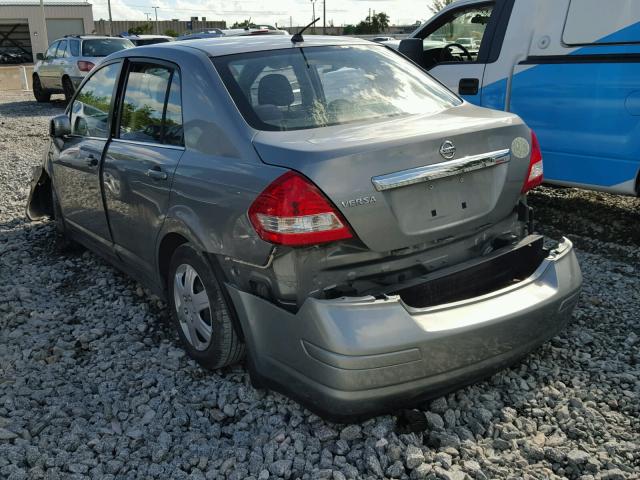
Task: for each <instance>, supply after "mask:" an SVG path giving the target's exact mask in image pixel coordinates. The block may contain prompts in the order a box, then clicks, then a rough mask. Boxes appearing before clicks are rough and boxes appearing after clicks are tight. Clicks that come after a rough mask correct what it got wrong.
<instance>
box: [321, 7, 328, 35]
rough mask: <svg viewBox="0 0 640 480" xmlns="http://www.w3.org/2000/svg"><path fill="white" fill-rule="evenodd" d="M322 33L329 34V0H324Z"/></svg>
mask: <svg viewBox="0 0 640 480" xmlns="http://www.w3.org/2000/svg"><path fill="white" fill-rule="evenodd" d="M322 34H323V35H326V34H327V0H322Z"/></svg>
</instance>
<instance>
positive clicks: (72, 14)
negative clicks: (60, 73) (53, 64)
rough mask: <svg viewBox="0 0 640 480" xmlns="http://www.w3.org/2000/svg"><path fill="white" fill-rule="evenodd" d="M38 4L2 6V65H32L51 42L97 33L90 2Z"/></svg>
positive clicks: (0, 27) (0, 47)
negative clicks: (71, 36) (74, 35)
mask: <svg viewBox="0 0 640 480" xmlns="http://www.w3.org/2000/svg"><path fill="white" fill-rule="evenodd" d="M44 15H45V18H46V35H45V34H44V32H45V23H44V22H43V16H42V7H41V6H40V4H39V3H35V2H29V3H27V2H19V3H18V2H17V3H1V4H0V64H9V63H31V62H33V61H34V59H35V57H36V54H38V53H44V52H45V51H46V50H47V47H48V45H49V43H51V42H52V41H53V40H55V39H56V38H60V37H63V36H64V35H70V34H83V33H92V32H93V10H92V5H91V4H90V3H71V2H68V3H62V2H52V3H45V5H44Z"/></svg>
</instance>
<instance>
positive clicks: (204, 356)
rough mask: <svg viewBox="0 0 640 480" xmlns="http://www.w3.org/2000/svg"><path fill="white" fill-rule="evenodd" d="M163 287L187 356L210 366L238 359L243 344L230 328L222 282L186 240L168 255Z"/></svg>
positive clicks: (242, 349)
mask: <svg viewBox="0 0 640 480" xmlns="http://www.w3.org/2000/svg"><path fill="white" fill-rule="evenodd" d="M167 287H168V288H167V290H168V297H169V305H170V308H171V318H172V322H173V324H174V326H175V328H176V330H177V331H178V336H179V337H180V340H181V342H182V344H183V345H184V348H185V350H186V351H187V353H188V354H189V356H191V357H192V358H193V359H195V360H196V361H197V362H198V363H199V364H200V365H202V366H203V367H205V368H208V369H212V370H213V369H217V368H221V367H224V366H226V365H231V364H233V363H237V362H238V361H240V360H241V359H242V357H243V356H244V351H245V346H244V343H242V341H241V340H240V338H239V337H238V333H237V332H236V331H235V329H234V326H233V320H232V311H231V308H232V307H231V306H230V305H229V304H228V303H227V299H226V298H225V295H224V294H223V290H222V289H223V288H224V285H222V284H221V283H220V282H219V281H218V279H217V277H216V275H215V273H214V271H213V268H211V265H210V264H209V262H208V260H207V259H206V258H205V257H204V256H203V255H202V254H201V253H200V252H198V251H197V250H196V249H194V248H193V247H192V246H191V245H190V244H188V243H187V244H183V245H181V246H179V247H178V248H177V249H176V251H175V252H174V254H173V256H172V257H171V263H170V265H169V277H168V279H167Z"/></svg>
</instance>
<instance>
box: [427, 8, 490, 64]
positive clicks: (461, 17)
mask: <svg viewBox="0 0 640 480" xmlns="http://www.w3.org/2000/svg"><path fill="white" fill-rule="evenodd" d="M493 8H494V4H493V3H487V4H483V5H481V6H477V5H476V6H472V7H467V8H464V7H463V8H459V9H457V10H454V11H452V12H450V13H449V14H448V15H446V16H445V17H444V19H443V21H440V22H437V23H436V24H435V25H433V26H432V27H431V28H429V30H427V31H423V32H422V35H424V37H423V38H424V50H425V55H429V52H432V53H433V57H434V58H433V59H432V60H433V62H428V63H427V64H429V63H442V62H473V61H476V60H477V59H478V53H479V51H480V46H481V45H482V39H483V38H484V34H485V31H486V29H487V24H488V23H489V19H490V18H491V14H492V13H493ZM422 35H421V36H422Z"/></svg>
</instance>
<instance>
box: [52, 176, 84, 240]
mask: <svg viewBox="0 0 640 480" xmlns="http://www.w3.org/2000/svg"><path fill="white" fill-rule="evenodd" d="M51 210H52V211H53V220H54V222H55V227H56V232H55V247H56V250H58V251H59V252H68V251H71V250H75V249H76V247H77V246H78V245H77V244H76V243H75V242H74V241H73V240H71V238H69V234H68V233H67V228H66V226H65V224H64V218H63V217H62V209H61V208H60V202H59V201H58V195H56V191H55V189H54V188H53V183H52V184H51Z"/></svg>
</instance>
